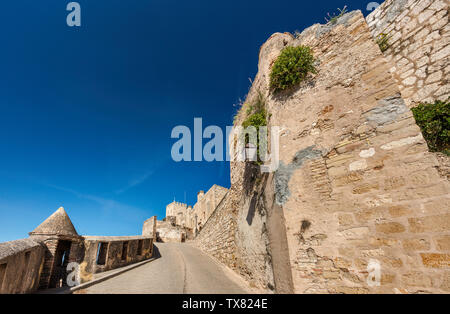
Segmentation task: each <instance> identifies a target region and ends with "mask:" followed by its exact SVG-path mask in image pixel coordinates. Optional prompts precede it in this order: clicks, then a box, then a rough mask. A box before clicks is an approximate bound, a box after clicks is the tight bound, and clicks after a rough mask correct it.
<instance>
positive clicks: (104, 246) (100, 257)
mask: <svg viewBox="0 0 450 314" xmlns="http://www.w3.org/2000/svg"><path fill="white" fill-rule="evenodd" d="M108 244H109V243H107V242H100V243H99V244H98V248H97V265H105V264H106V257H107V256H108V246H109V245H108Z"/></svg>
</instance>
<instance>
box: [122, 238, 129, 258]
mask: <svg viewBox="0 0 450 314" xmlns="http://www.w3.org/2000/svg"><path fill="white" fill-rule="evenodd" d="M127 255H128V242H123V245H122V261H125V260H126V259H127Z"/></svg>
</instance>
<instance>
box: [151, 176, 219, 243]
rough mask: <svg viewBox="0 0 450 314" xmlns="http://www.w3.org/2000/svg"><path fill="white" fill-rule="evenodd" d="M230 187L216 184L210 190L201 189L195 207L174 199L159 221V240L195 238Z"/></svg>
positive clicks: (177, 240) (182, 240)
mask: <svg viewBox="0 0 450 314" xmlns="http://www.w3.org/2000/svg"><path fill="white" fill-rule="evenodd" d="M227 192H228V189H227V188H224V187H222V186H219V185H217V184H214V185H213V186H212V187H211V188H210V189H209V190H208V192H206V193H205V192H204V191H199V192H198V193H197V202H196V203H195V205H194V207H192V206H188V205H187V204H185V203H180V202H176V201H173V202H172V203H170V204H168V205H167V206H166V218H165V219H164V221H157V226H156V229H157V235H156V239H157V241H159V242H184V241H185V240H186V239H193V238H194V237H195V236H196V235H197V234H198V232H199V231H200V230H202V228H203V226H204V225H205V224H206V223H207V221H208V219H209V218H210V216H211V214H212V213H213V212H214V211H215V209H216V208H217V206H218V205H219V204H220V203H221V202H222V200H223V199H224V196H225V195H226V194H227Z"/></svg>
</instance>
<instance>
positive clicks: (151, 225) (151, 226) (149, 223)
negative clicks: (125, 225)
mask: <svg viewBox="0 0 450 314" xmlns="http://www.w3.org/2000/svg"><path fill="white" fill-rule="evenodd" d="M142 235H143V236H150V237H151V238H152V239H153V241H156V216H153V217H151V218H149V219H147V220H146V221H144V225H143V226H142Z"/></svg>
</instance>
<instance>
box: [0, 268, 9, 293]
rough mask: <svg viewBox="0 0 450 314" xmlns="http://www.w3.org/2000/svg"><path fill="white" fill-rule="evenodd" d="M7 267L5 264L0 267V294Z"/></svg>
mask: <svg viewBox="0 0 450 314" xmlns="http://www.w3.org/2000/svg"><path fill="white" fill-rule="evenodd" d="M7 265H8V264H6V263H4V264H1V265H0V292H1V290H2V285H3V282H4V281H5V277H6V266H7Z"/></svg>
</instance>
